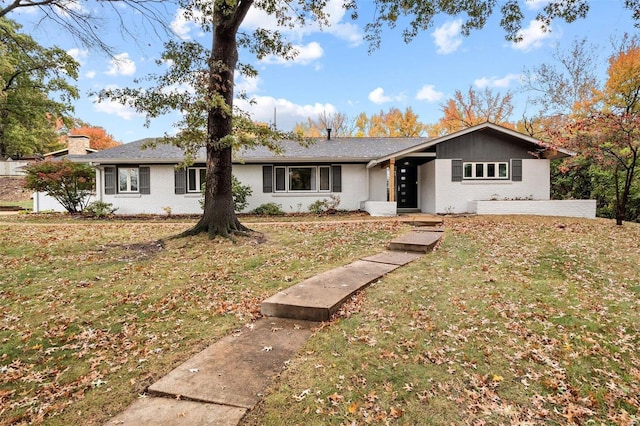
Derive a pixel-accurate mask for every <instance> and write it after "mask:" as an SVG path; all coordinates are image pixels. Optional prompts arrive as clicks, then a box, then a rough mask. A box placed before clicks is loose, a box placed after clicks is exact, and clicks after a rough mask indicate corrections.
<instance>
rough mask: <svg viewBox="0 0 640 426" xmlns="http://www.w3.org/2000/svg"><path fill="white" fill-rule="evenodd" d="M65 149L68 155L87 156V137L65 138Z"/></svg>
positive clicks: (74, 136)
mask: <svg viewBox="0 0 640 426" xmlns="http://www.w3.org/2000/svg"><path fill="white" fill-rule="evenodd" d="M67 148H68V149H69V155H87V150H88V149H89V148H90V146H89V136H83V135H69V136H67Z"/></svg>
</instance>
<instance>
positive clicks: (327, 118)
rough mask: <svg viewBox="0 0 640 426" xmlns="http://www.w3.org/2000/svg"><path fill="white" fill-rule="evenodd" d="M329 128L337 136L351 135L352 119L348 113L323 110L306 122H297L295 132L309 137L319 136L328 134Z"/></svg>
mask: <svg viewBox="0 0 640 426" xmlns="http://www.w3.org/2000/svg"><path fill="white" fill-rule="evenodd" d="M327 129H331V135H332V136H335V137H348V136H351V134H352V125H351V120H349V116H348V115H346V114H344V113H342V112H334V113H328V112H327V111H322V112H321V113H320V114H318V117H317V118H316V119H313V118H311V117H309V118H307V121H306V122H303V123H297V124H296V125H295V127H294V128H293V132H294V133H300V134H302V135H304V136H307V137H313V138H319V137H321V136H322V137H326V136H327Z"/></svg>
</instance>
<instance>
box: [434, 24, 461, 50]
mask: <svg viewBox="0 0 640 426" xmlns="http://www.w3.org/2000/svg"><path fill="white" fill-rule="evenodd" d="M461 29H462V20H461V19H456V20H455V21H449V22H447V23H445V24H444V25H442V26H440V27H438V28H436V29H435V31H434V32H433V34H431V36H432V37H433V40H434V42H435V44H436V46H437V47H438V49H437V50H436V51H437V53H439V54H441V55H447V54H449V53H453V52H455V51H456V50H457V49H458V47H460V45H461V44H462V34H461V33H460V30H461Z"/></svg>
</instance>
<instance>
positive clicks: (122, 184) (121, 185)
mask: <svg viewBox="0 0 640 426" xmlns="http://www.w3.org/2000/svg"><path fill="white" fill-rule="evenodd" d="M138 183H139V173H138V168H137V167H118V192H120V193H123V192H139V191H140V187H139V185H138Z"/></svg>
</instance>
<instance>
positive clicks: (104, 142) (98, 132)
mask: <svg viewBox="0 0 640 426" xmlns="http://www.w3.org/2000/svg"><path fill="white" fill-rule="evenodd" d="M79 124H80V125H79V126H77V127H74V128H72V129H71V130H70V131H69V134H70V135H83V136H88V137H89V144H90V145H89V146H90V147H91V148H93V149H97V150H102V149H107V148H113V147H114V146H118V145H122V142H119V141H117V140H115V139H114V138H113V136H112V135H111V134H109V133H107V131H106V130H105V129H104V128H102V127H99V126H92V125H90V124H87V123H79Z"/></svg>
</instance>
